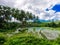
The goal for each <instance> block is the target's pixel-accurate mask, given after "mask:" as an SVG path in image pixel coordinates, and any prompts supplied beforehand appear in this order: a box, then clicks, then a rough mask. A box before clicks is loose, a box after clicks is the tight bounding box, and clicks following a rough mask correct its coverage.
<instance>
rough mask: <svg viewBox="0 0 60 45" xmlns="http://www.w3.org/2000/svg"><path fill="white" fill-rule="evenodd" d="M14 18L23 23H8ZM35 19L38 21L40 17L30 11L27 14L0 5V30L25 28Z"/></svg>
mask: <svg viewBox="0 0 60 45" xmlns="http://www.w3.org/2000/svg"><path fill="white" fill-rule="evenodd" d="M12 17H14V18H15V19H16V20H19V21H20V22H21V23H20V24H19V23H16V22H12V23H10V22H8V21H9V20H12ZM33 19H38V17H36V16H35V15H33V14H32V13H30V12H28V11H27V12H25V11H23V10H19V9H15V8H10V7H8V6H2V5H0V29H11V28H16V27H19V26H20V27H23V26H26V25H27V22H26V21H27V20H33Z"/></svg>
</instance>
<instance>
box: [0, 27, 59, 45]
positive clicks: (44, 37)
mask: <svg viewBox="0 0 60 45" xmlns="http://www.w3.org/2000/svg"><path fill="white" fill-rule="evenodd" d="M38 29H39V27H38ZM29 30H33V31H29V32H28V31H24V32H23V31H22V32H21V31H20V30H19V32H18V33H16V31H17V30H15V31H10V32H5V33H4V32H0V45H60V36H58V35H59V34H60V33H59V34H58V32H59V30H56V29H54V28H49V27H41V28H40V30H39V31H36V30H37V28H36V27H33V29H32V28H30V29H29ZM56 36H57V38H56ZM53 38H54V39H53ZM50 39H53V40H50Z"/></svg>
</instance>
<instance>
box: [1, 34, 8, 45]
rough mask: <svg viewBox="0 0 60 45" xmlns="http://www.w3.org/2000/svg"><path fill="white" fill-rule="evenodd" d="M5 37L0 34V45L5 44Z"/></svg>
mask: <svg viewBox="0 0 60 45" xmlns="http://www.w3.org/2000/svg"><path fill="white" fill-rule="evenodd" d="M6 41H7V40H6V36H5V35H4V34H2V33H0V45H4V43H5V42H6Z"/></svg>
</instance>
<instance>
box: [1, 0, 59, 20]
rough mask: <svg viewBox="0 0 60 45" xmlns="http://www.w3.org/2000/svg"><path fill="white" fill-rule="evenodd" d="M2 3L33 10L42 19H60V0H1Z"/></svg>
mask: <svg viewBox="0 0 60 45" xmlns="http://www.w3.org/2000/svg"><path fill="white" fill-rule="evenodd" d="M0 5H6V6H10V7H14V8H18V9H23V10H24V11H29V12H32V13H33V14H35V15H36V16H39V19H42V20H52V19H54V20H60V0H0Z"/></svg>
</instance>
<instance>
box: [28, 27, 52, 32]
mask: <svg viewBox="0 0 60 45" xmlns="http://www.w3.org/2000/svg"><path fill="white" fill-rule="evenodd" d="M28 30H29V31H32V30H35V31H40V30H53V28H49V27H29V28H28Z"/></svg>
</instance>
